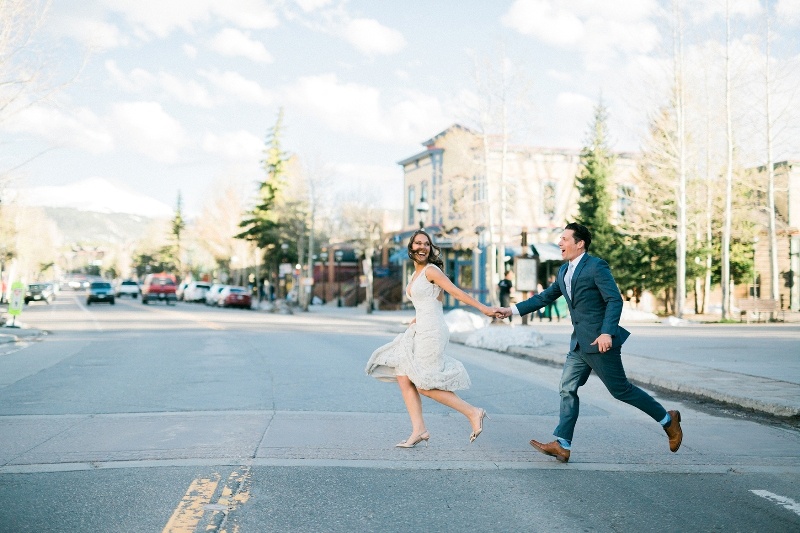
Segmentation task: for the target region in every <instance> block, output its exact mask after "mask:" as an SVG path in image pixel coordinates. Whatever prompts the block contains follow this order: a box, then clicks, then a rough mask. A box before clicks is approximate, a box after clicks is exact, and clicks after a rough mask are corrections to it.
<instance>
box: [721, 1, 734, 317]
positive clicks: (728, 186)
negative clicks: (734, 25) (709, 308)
mask: <svg viewBox="0 0 800 533" xmlns="http://www.w3.org/2000/svg"><path fill="white" fill-rule="evenodd" d="M725 132H726V165H725V212H724V223H723V225H722V276H721V278H722V279H721V283H722V320H726V319H728V318H729V317H730V313H731V225H732V219H733V205H732V203H733V119H732V117H731V12H730V0H726V1H725Z"/></svg>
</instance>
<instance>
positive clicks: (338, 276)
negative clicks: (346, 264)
mask: <svg viewBox="0 0 800 533" xmlns="http://www.w3.org/2000/svg"><path fill="white" fill-rule="evenodd" d="M343 255H344V252H343V251H342V250H336V251H335V252H334V253H333V257H334V259H336V281H337V283H338V287H337V288H336V299H337V304H336V306H337V307H342V276H341V272H340V271H341V268H342V256H343Z"/></svg>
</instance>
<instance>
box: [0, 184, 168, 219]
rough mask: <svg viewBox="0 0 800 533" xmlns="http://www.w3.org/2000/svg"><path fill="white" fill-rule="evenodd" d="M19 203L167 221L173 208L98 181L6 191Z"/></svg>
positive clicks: (134, 192)
mask: <svg viewBox="0 0 800 533" xmlns="http://www.w3.org/2000/svg"><path fill="white" fill-rule="evenodd" d="M9 192H10V193H11V195H13V196H14V197H15V198H16V199H17V200H18V201H19V202H20V203H22V204H24V205H30V206H40V207H66V208H72V209H78V210H80V211H91V212H95V213H128V214H132V215H138V216H141V217H146V218H169V217H171V216H172V215H173V213H174V209H173V208H171V207H170V206H168V205H167V204H165V203H163V202H160V201H159V200H156V199H154V198H151V197H149V196H146V195H144V194H142V193H139V192H137V191H132V190H129V189H126V188H123V187H119V186H117V185H114V184H113V183H111V182H109V181H108V180H105V179H102V178H90V179H85V180H82V181H79V182H76V183H72V184H70V185H57V186H52V185H51V186H39V187H27V188H20V189H16V190H13V191H9Z"/></svg>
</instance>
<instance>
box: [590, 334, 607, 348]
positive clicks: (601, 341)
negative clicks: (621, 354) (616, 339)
mask: <svg viewBox="0 0 800 533" xmlns="http://www.w3.org/2000/svg"><path fill="white" fill-rule="evenodd" d="M595 344H596V345H597V347H598V348H599V349H600V353H604V352H607V351H609V350H610V349H611V335H609V334H608V333H603V334H601V335H600V336H599V337H597V338H596V339H595V340H594V342H593V343H592V346H594V345H595Z"/></svg>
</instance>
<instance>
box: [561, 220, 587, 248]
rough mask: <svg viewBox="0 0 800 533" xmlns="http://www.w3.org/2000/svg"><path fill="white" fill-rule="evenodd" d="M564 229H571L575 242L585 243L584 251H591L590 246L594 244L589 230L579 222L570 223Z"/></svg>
mask: <svg viewBox="0 0 800 533" xmlns="http://www.w3.org/2000/svg"><path fill="white" fill-rule="evenodd" d="M564 229H571V230H572V236H573V237H574V238H575V242H576V243H577V242H578V241H583V250H584V251H586V252H588V251H589V246H590V245H591V244H592V232H591V231H589V228H587V227H586V226H584V225H583V224H578V223H577V222H570V223H569V224H567V225H566V226H564Z"/></svg>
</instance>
